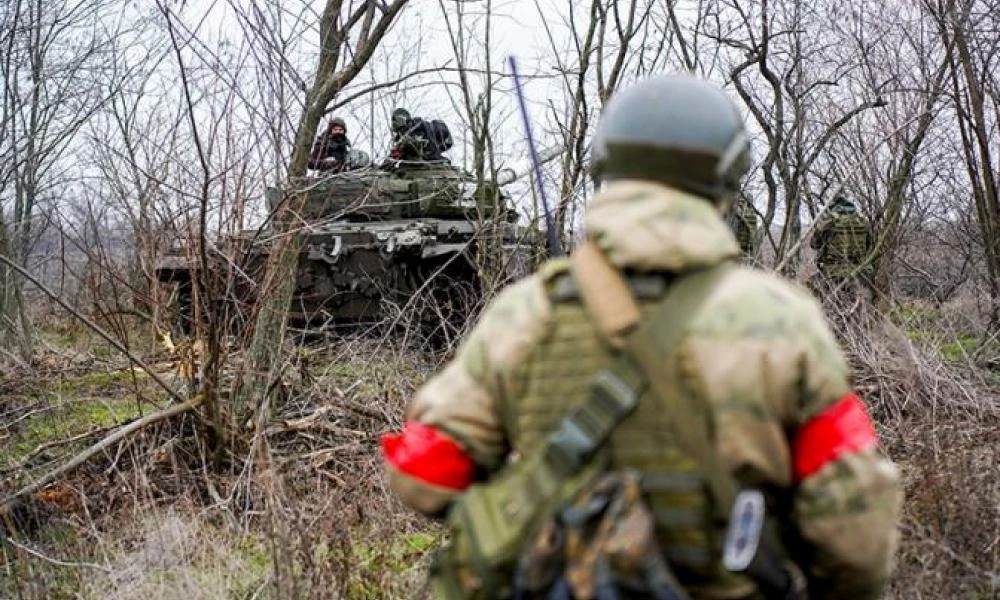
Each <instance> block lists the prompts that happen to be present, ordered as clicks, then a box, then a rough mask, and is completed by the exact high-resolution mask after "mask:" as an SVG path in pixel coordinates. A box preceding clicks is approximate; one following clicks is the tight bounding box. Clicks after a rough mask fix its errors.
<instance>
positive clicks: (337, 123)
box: [327, 117, 347, 131]
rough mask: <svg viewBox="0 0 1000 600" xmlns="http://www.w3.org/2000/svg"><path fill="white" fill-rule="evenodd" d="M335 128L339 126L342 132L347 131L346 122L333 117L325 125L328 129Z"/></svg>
mask: <svg viewBox="0 0 1000 600" xmlns="http://www.w3.org/2000/svg"><path fill="white" fill-rule="evenodd" d="M337 126H339V127H340V128H341V129H343V130H344V131H347V122H346V121H344V120H343V119H342V118H340V117H334V118H332V119H330V122H329V123H328V124H327V128H328V129H333V128H334V127H337Z"/></svg>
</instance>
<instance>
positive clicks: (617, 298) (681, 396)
mask: <svg viewBox="0 0 1000 600" xmlns="http://www.w3.org/2000/svg"><path fill="white" fill-rule="evenodd" d="M571 260H572V267H573V273H574V276H575V278H576V284H577V286H578V287H579V290H580V296H581V297H582V299H583V301H584V304H585V305H586V307H587V310H588V312H589V313H590V314H591V316H592V317H593V318H594V320H595V321H596V322H597V327H598V329H599V330H600V332H601V334H602V335H603V336H604V337H605V339H607V340H608V342H609V343H610V344H611V346H612V347H614V348H617V349H620V350H623V352H621V353H620V354H619V357H618V359H617V360H616V361H615V363H614V364H613V365H612V367H611V368H610V369H608V370H606V371H604V372H602V373H601V374H599V375H598V376H597V378H595V380H594V391H595V394H594V395H608V393H609V391H610V393H611V394H614V395H619V396H621V395H623V392H621V391H620V390H622V389H626V388H627V389H630V390H635V391H639V390H642V389H644V388H645V387H646V386H649V387H651V388H652V390H653V392H654V393H655V394H656V395H657V396H658V397H660V398H661V399H662V400H663V403H664V407H665V410H667V411H669V413H670V414H669V417H670V419H669V421H670V422H671V423H672V424H673V425H674V427H673V429H674V433H675V435H676V437H677V440H678V444H679V445H680V447H681V448H683V449H684V450H685V451H686V452H687V453H689V455H690V456H691V457H692V458H694V459H695V460H696V461H697V462H698V464H699V467H700V468H699V470H700V471H701V472H702V474H703V476H704V477H705V478H706V481H707V482H708V485H709V488H710V491H711V494H712V504H713V516H714V517H715V519H716V520H717V522H718V523H720V524H723V523H725V522H726V521H728V518H729V508H730V506H731V505H732V502H733V499H734V498H735V495H736V486H735V482H734V481H733V479H732V477H731V476H730V475H729V473H728V472H727V471H726V470H725V469H723V468H722V465H721V460H720V457H719V455H718V452H716V450H715V447H714V445H713V444H714V442H713V440H714V431H712V430H713V426H712V421H711V418H710V417H711V415H710V413H709V410H708V407H707V406H706V405H705V403H704V401H702V399H700V398H698V397H696V396H694V395H692V394H688V393H686V390H684V389H683V388H682V387H681V386H680V385H678V382H679V377H678V375H679V374H678V373H677V361H676V360H672V354H673V352H674V349H675V348H676V346H677V344H678V343H679V342H680V341H681V338H682V337H683V334H684V324H685V323H686V322H687V321H688V320H689V319H690V318H691V316H692V315H693V314H694V312H695V311H696V310H697V309H698V307H699V306H701V304H702V302H703V301H704V300H705V297H706V296H707V295H708V294H709V292H711V290H712V289H713V288H714V287H715V284H716V283H717V282H718V281H719V279H720V278H721V277H722V276H723V275H724V274H725V273H726V272H727V271H728V270H729V269H730V268H731V266H730V265H729V264H728V263H722V264H720V265H717V266H715V267H711V268H708V269H705V270H702V271H698V272H695V273H690V274H685V275H683V276H681V277H679V278H677V279H676V280H675V281H674V282H673V283H672V284H671V286H670V288H669V290H668V291H667V294H666V296H665V297H664V299H663V300H662V301H661V302H660V303H659V305H658V307H657V308H656V312H655V313H654V314H652V315H651V316H650V318H648V319H646V320H643V319H642V313H641V311H640V309H639V307H638V304H637V303H636V301H635V298H634V297H633V296H632V294H631V292H630V291H629V288H628V285H627V283H626V282H625V279H624V277H622V275H621V273H620V271H618V269H616V268H615V267H614V266H613V265H611V264H610V263H609V262H608V260H607V258H605V256H604V254H603V253H602V252H601V251H600V250H599V249H598V248H597V247H596V246H595V245H594V244H593V243H592V242H587V243H585V244H584V245H583V246H582V247H580V248H579V249H578V250H577V251H576V252H574V253H573V255H572V257H571ZM654 327H655V328H656V330H657V332H658V334H659V335H658V336H657V337H656V338H655V339H654V337H653V335H652V330H653V328H654ZM615 390H619V391H618V392H615ZM636 395H638V394H636Z"/></svg>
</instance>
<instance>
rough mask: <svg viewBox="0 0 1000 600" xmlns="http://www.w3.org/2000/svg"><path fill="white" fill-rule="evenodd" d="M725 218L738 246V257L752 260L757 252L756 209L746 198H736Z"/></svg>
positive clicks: (748, 260)
mask: <svg viewBox="0 0 1000 600" xmlns="http://www.w3.org/2000/svg"><path fill="white" fill-rule="evenodd" d="M726 220H727V221H728V223H729V227H730V229H732V230H733V235H735V236H736V242H737V243H738V244H739V246H740V258H741V259H743V260H744V261H745V262H752V261H753V259H754V256H755V255H756V254H757V241H758V231H757V211H756V210H754V207H753V204H751V203H750V200H749V199H747V198H737V199H736V201H735V202H733V206H732V208H730V209H729V214H728V215H727V218H726Z"/></svg>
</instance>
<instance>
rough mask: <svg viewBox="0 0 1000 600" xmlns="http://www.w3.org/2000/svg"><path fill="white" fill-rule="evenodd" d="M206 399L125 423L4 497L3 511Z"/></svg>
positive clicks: (198, 399) (189, 402)
mask: <svg viewBox="0 0 1000 600" xmlns="http://www.w3.org/2000/svg"><path fill="white" fill-rule="evenodd" d="M204 401H205V397H204V396H203V395H201V394H199V395H197V396H195V397H194V398H191V399H190V400H188V401H187V402H183V403H181V404H175V405H174V406H170V407H168V408H166V409H164V410H161V411H160V412H156V413H153V414H151V415H146V416H145V417H143V418H141V419H138V420H135V421H132V422H131V423H129V424H128V425H125V426H123V427H121V428H119V429H117V430H115V431H113V432H112V433H110V434H108V436H107V437H105V438H104V439H103V440H101V441H99V442H97V443H96V444H94V445H93V446H91V447H89V448H87V449H86V450H84V451H83V452H80V453H79V454H77V455H76V456H74V457H73V458H71V459H69V460H68V461H66V462H65V463H63V464H62V465H61V466H59V467H57V468H56V469H55V470H53V471H51V472H49V473H48V474H47V475H45V476H44V477H42V478H41V479H37V480H35V481H34V482H32V483H29V484H28V485H26V486H24V487H23V488H21V489H20V490H18V491H16V492H14V493H13V494H11V495H9V496H7V497H6V498H4V499H3V507H2V512H3V513H7V512H9V511H10V508H11V506H13V504H14V501H15V500H17V499H18V498H21V497H23V496H27V495H28V494H33V493H35V492H37V491H38V490H40V489H42V488H43V487H45V486H47V485H49V484H50V483H52V482H53V481H55V480H56V479H58V478H59V477H61V476H63V475H65V474H66V473H68V472H70V471H72V470H73V469H75V468H77V467H79V466H80V465H82V464H83V463H85V462H87V461H88V460H90V459H91V458H92V457H93V456H95V455H96V454H99V453H100V452H102V451H104V450H105V449H107V448H108V447H109V446H111V445H112V444H115V443H117V442H119V441H121V440H123V439H125V438H126V437H128V436H129V435H131V434H133V433H135V432H136V431H139V430H140V429H142V428H144V427H146V426H147V425H152V424H153V423H157V422H159V421H162V420H164V419H169V418H170V417H174V416H177V415H180V414H183V413H186V412H188V411H189V410H192V409H195V408H197V407H198V406H200V405H201V404H202V403H203V402H204Z"/></svg>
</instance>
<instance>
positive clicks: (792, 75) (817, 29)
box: [706, 0, 886, 270]
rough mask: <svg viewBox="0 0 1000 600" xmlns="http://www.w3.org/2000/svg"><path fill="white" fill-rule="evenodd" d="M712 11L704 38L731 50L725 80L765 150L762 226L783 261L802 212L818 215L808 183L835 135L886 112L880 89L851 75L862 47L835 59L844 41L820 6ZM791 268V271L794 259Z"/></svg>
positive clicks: (797, 1)
mask: <svg viewBox="0 0 1000 600" xmlns="http://www.w3.org/2000/svg"><path fill="white" fill-rule="evenodd" d="M716 8H717V9H718V12H715V14H714V17H713V18H712V19H709V20H706V27H707V28H709V29H710V31H709V33H706V35H708V36H709V37H711V38H713V39H715V40H717V41H718V43H719V44H721V45H723V46H724V47H726V48H728V49H730V50H732V51H735V53H736V54H735V55H733V57H732V59H731V60H732V61H733V62H732V63H731V66H730V67H729V72H728V75H729V77H730V79H731V81H732V84H733V86H734V87H735V89H736V91H737V93H738V94H739V96H740V98H741V99H742V100H743V102H744V103H745V105H746V106H747V108H748V109H749V111H750V114H751V115H752V117H753V121H754V123H755V125H756V126H757V127H758V128H759V129H760V131H761V132H762V134H763V137H764V139H765V141H766V144H767V145H766V147H767V151H766V153H765V155H764V158H763V159H762V161H761V162H760V165H759V169H760V172H761V175H762V178H763V184H764V189H765V191H766V197H767V204H766V208H765V211H764V218H763V226H764V231H765V233H766V234H767V237H768V239H769V240H770V242H771V245H772V247H773V249H774V253H775V257H776V260H777V261H779V262H780V261H781V259H783V258H784V257H785V254H786V253H788V252H789V251H790V250H791V249H792V248H797V247H798V244H797V242H798V240H799V238H800V235H801V232H802V219H803V217H804V216H805V214H804V210H803V209H804V208H808V209H810V210H811V211H812V212H815V207H816V199H815V197H814V196H813V194H814V193H815V192H814V190H812V189H810V179H811V178H812V177H815V176H816V175H817V167H819V166H820V165H822V164H824V163H823V161H822V160H821V159H822V158H823V157H824V153H825V151H826V150H827V149H828V147H829V145H830V143H831V141H832V140H833V138H834V136H835V135H836V133H837V132H838V131H839V130H840V129H841V128H842V127H844V125H846V124H847V123H849V122H851V121H852V120H853V119H855V118H856V117H857V116H858V115H860V114H862V113H864V112H865V111H867V110H870V109H872V108H878V107H882V106H885V104H886V103H885V100H884V99H883V98H882V94H883V93H884V91H885V90H884V89H883V88H882V86H881V82H875V83H876V85H875V86H874V87H873V86H872V85H871V82H868V81H866V80H864V79H863V78H862V79H860V80H859V79H858V78H857V77H854V76H853V73H854V72H855V70H856V69H857V68H858V64H859V62H860V56H863V52H864V48H858V49H857V51H856V52H854V53H852V54H850V55H849V56H848V58H849V60H848V61H846V62H845V61H843V60H835V56H834V54H833V51H834V50H835V49H836V48H838V47H839V46H840V45H841V44H844V43H845V42H846V41H847V40H844V39H842V38H838V36H836V35H835V33H836V32H833V31H830V29H829V28H827V27H825V26H824V24H825V23H826V15H824V14H823V9H824V8H826V6H825V3H817V2H809V3H807V2H803V1H801V0H789V1H774V0H770V1H769V0H763V1H762V2H761V3H760V4H758V5H753V6H751V5H747V4H745V3H742V2H729V1H726V2H722V3H720V6H718V7H716ZM737 57H738V58H737ZM848 84H852V85H851V86H849V85H848ZM855 85H856V86H859V87H861V89H862V90H863V94H864V96H867V98H864V99H863V100H861V101H860V102H857V101H855V100H854V96H855V94H853V93H851V91H850V90H848V89H846V88H848V87H853V86H855ZM838 88H839V89H840V90H843V91H842V92H841V93H839V94H838V93H837V91H838ZM779 209H780V210H781V211H782V212H783V213H784V225H783V226H782V229H781V234H780V237H779V239H778V240H777V241H775V240H773V239H772V238H771V235H770V232H771V226H772V224H773V223H774V222H775V219H776V217H777V216H778V212H779ZM788 264H789V266H790V267H791V269H792V270H794V264H795V263H794V261H790V262H789V263H788Z"/></svg>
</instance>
